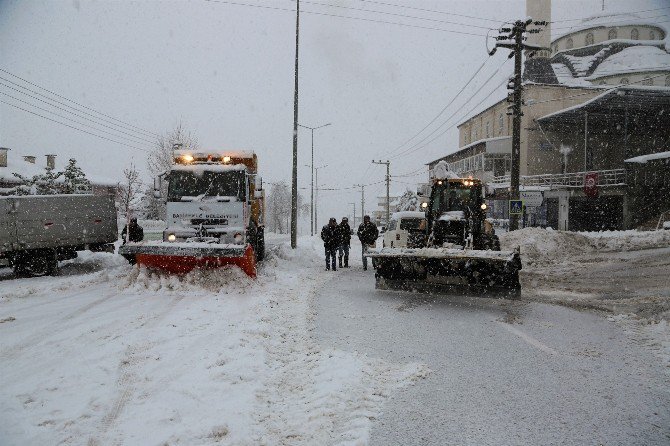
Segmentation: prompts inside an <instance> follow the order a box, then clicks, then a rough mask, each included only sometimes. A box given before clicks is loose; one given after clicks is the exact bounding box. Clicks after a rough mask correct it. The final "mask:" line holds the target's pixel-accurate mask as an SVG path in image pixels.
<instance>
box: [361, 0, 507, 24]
mask: <svg viewBox="0 0 670 446" xmlns="http://www.w3.org/2000/svg"><path fill="white" fill-rule="evenodd" d="M360 1H361V2H364V3H371V4H375V5H384V6H394V7H397V8H404V9H412V10H414V11H423V12H430V13H434V14H444V15H448V16H454V17H464V18H468V19H476V20H482V21H485V22H493V23H500V19H489V18H486V17H477V16H473V15H466V14H456V13H455V12H446V11H438V10H435V9H424V8H417V7H414V6H407V5H398V4H394V3H386V2H380V1H374V0H360Z"/></svg>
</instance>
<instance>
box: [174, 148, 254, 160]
mask: <svg viewBox="0 0 670 446" xmlns="http://www.w3.org/2000/svg"><path fill="white" fill-rule="evenodd" d="M174 154H175V155H176V156H180V155H201V156H207V155H209V154H212V155H220V156H229V157H231V158H253V157H254V155H255V153H254V152H253V151H251V150H202V149H198V150H188V149H180V150H175V151H174Z"/></svg>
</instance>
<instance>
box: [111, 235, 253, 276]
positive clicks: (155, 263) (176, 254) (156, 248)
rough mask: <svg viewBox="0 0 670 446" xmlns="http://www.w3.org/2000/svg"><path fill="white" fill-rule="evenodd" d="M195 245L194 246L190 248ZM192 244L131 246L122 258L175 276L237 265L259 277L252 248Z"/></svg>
mask: <svg viewBox="0 0 670 446" xmlns="http://www.w3.org/2000/svg"><path fill="white" fill-rule="evenodd" d="M189 245H192V246H189ZM195 245H196V244H189V243H180V244H176V243H166V242H162V243H156V244H142V243H129V244H126V245H123V246H121V247H119V254H121V255H124V256H126V257H128V256H131V257H132V256H134V257H135V261H136V262H137V263H138V264H139V265H142V266H145V267H146V268H149V269H153V270H161V271H166V272H168V273H172V274H186V273H188V272H190V271H192V270H193V269H195V268H201V269H216V268H221V267H224V266H227V265H235V266H237V267H239V268H240V269H241V270H242V271H244V272H245V273H246V274H247V275H248V276H249V277H251V278H255V277H256V256H255V254H254V249H253V248H252V247H251V245H246V247H244V246H240V245H216V244H204V245H205V246H203V244H198V246H195Z"/></svg>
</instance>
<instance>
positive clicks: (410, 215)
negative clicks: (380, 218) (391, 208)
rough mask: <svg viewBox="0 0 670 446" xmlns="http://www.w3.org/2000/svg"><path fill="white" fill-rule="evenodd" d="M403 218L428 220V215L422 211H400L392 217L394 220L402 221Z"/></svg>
mask: <svg viewBox="0 0 670 446" xmlns="http://www.w3.org/2000/svg"><path fill="white" fill-rule="evenodd" d="M401 218H426V214H425V213H424V212H420V211H400V212H394V213H393V215H391V219H393V220H400V219H401Z"/></svg>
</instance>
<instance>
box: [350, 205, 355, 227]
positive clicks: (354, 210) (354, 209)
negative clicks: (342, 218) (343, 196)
mask: <svg viewBox="0 0 670 446" xmlns="http://www.w3.org/2000/svg"><path fill="white" fill-rule="evenodd" d="M349 204H350V205H352V206H353V207H354V219H353V225H354V226H356V203H349Z"/></svg>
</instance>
